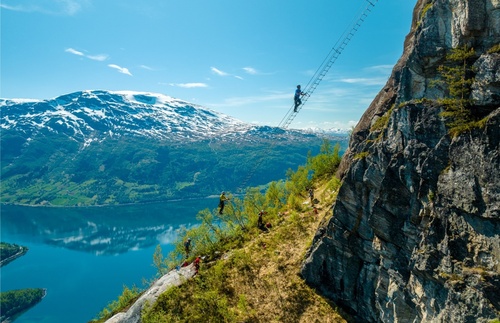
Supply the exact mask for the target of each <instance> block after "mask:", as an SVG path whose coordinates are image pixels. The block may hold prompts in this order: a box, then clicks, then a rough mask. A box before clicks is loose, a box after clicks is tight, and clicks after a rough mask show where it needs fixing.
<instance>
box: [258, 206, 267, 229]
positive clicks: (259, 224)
mask: <svg viewBox="0 0 500 323" xmlns="http://www.w3.org/2000/svg"><path fill="white" fill-rule="evenodd" d="M264 214H267V212H264V210H261V211H260V212H259V218H258V219H257V227H258V228H259V229H264V228H265V226H264V220H263V219H262V216H263V215H264Z"/></svg>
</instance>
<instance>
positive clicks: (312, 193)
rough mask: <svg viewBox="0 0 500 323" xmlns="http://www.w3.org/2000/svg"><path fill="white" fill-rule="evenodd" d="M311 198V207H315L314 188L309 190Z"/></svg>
mask: <svg viewBox="0 0 500 323" xmlns="http://www.w3.org/2000/svg"><path fill="white" fill-rule="evenodd" d="M309 198H310V199H311V205H313V204H314V190H313V188H312V187H311V188H310V189H309Z"/></svg>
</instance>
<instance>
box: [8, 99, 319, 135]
mask: <svg viewBox="0 0 500 323" xmlns="http://www.w3.org/2000/svg"><path fill="white" fill-rule="evenodd" d="M0 111H1V115H2V117H1V122H0V127H1V128H2V130H12V129H18V130H19V129H22V131H23V132H24V133H25V134H27V135H31V134H36V133H38V132H40V131H44V132H45V131H48V132H51V133H55V134H60V135H66V136H68V137H71V138H73V139H74V140H76V141H78V142H85V143H86V145H88V144H89V143H91V142H93V141H96V140H97V141H99V140H103V139H106V138H109V137H116V136H137V137H147V138H150V139H154V140H169V141H182V142H186V141H198V140H204V139H213V138H217V139H223V138H231V137H234V136H238V137H240V135H250V137H247V140H251V139H252V138H253V136H257V137H268V136H269V135H270V134H272V135H276V134H280V135H283V134H284V133H285V132H286V133H289V134H290V135H292V134H293V135H299V136H304V135H310V134H311V132H306V131H304V132H301V131H294V130H288V131H283V130H282V129H277V128H272V127H260V126H255V125H251V124H248V123H244V122H242V121H240V120H237V119H235V118H232V117H230V116H227V115H225V114H222V113H219V112H216V111H213V110H210V109H208V108H204V107H202V106H199V105H194V104H191V103H189V102H186V101H182V100H178V99H174V98H172V97H169V96H166V95H163V94H155V93H145V92H131V91H115V92H109V91H99V90H96V91H82V92H75V93H71V94H67V95H62V96H59V97H57V98H55V99H50V100H26V99H10V100H9V99H0Z"/></svg>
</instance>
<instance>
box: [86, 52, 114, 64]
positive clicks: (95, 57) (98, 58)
mask: <svg viewBox="0 0 500 323" xmlns="http://www.w3.org/2000/svg"><path fill="white" fill-rule="evenodd" d="M108 57H109V56H108V55H106V54H99V55H87V58H88V59H91V60H94V61H100V62H102V61H105V60H107V59H108Z"/></svg>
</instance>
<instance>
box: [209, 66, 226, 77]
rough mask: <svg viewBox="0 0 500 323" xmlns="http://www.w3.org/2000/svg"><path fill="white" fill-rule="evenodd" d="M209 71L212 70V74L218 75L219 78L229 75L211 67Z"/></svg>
mask: <svg viewBox="0 0 500 323" xmlns="http://www.w3.org/2000/svg"><path fill="white" fill-rule="evenodd" d="M210 69H211V70H212V72H214V73H215V74H217V75H220V76H228V75H229V74H228V73H226V72H223V71H221V70H219V69H217V68H215V67H211V68H210Z"/></svg>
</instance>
